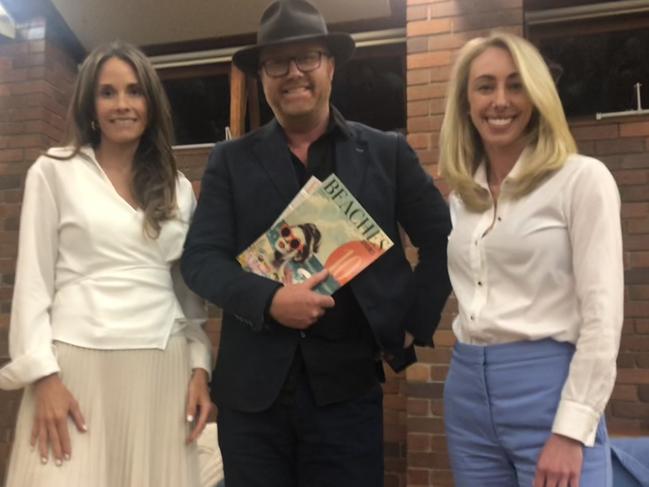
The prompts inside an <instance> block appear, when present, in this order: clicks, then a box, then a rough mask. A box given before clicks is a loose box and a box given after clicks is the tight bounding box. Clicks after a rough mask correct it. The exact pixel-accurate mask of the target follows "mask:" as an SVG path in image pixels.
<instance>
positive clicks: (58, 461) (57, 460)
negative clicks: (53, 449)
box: [54, 458, 63, 467]
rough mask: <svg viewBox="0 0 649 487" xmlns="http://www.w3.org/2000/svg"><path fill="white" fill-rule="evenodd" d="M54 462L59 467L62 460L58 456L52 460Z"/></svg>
mask: <svg viewBox="0 0 649 487" xmlns="http://www.w3.org/2000/svg"><path fill="white" fill-rule="evenodd" d="M54 464H55V465H56V466H57V467H60V466H61V465H63V462H62V461H61V459H60V458H57V459H56V460H54Z"/></svg>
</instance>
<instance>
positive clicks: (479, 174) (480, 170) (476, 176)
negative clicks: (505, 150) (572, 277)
mask: <svg viewBox="0 0 649 487" xmlns="http://www.w3.org/2000/svg"><path fill="white" fill-rule="evenodd" d="M528 153H529V149H528V148H527V147H526V148H525V149H523V152H521V155H520V156H518V159H517V160H516V163H515V164H514V166H513V167H512V169H511V171H509V174H507V176H506V177H505V179H503V182H502V184H501V186H504V185H505V183H506V182H507V181H509V180H513V179H516V178H517V177H518V176H519V175H520V173H521V172H522V171H523V167H524V166H525V159H526V157H527V156H528ZM473 180H474V181H475V182H476V183H478V184H479V185H480V186H482V187H483V188H484V189H487V190H488V189H489V181H488V179H487V163H486V161H485V160H484V159H483V160H482V161H481V162H480V165H479V166H478V167H477V169H476V170H475V173H473Z"/></svg>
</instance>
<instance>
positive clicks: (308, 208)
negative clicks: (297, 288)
mask: <svg viewBox="0 0 649 487" xmlns="http://www.w3.org/2000/svg"><path fill="white" fill-rule="evenodd" d="M393 245H394V243H393V242H392V240H390V238H388V236H387V235H386V234H385V233H384V232H383V230H382V229H381V228H380V227H379V226H378V225H377V224H376V222H375V221H374V220H373V219H372V217H371V216H370V215H369V214H368V213H367V212H366V211H365V209H364V208H363V207H362V206H361V205H360V204H359V203H358V201H356V198H354V196H353V195H352V194H351V193H350V192H349V190H347V188H346V187H345V185H344V184H343V183H342V182H341V181H340V179H338V177H337V176H336V175H335V174H332V175H331V176H329V177H328V178H327V179H325V180H324V181H323V182H320V181H318V180H317V179H315V178H311V179H310V180H309V181H308V182H307V183H306V185H305V186H304V187H303V188H302V189H301V190H300V192H299V193H298V195H297V196H296V197H295V198H294V199H293V201H291V203H290V204H289V205H288V206H287V208H286V209H285V210H284V211H283V212H282V214H281V215H280V217H279V218H278V219H277V220H276V221H275V223H274V224H273V226H272V227H271V228H270V229H269V230H268V231H267V232H266V233H264V234H263V235H261V236H260V237H259V238H258V239H257V240H256V241H255V242H253V244H252V245H251V246H250V247H248V248H247V249H246V250H244V251H243V252H242V253H241V254H240V255H239V256H238V257H237V260H238V261H239V263H240V264H241V266H242V267H243V269H245V270H247V271H249V272H254V273H255V274H259V275H261V276H265V277H268V278H270V279H273V280H275V281H278V282H282V283H284V284H290V283H293V284H295V283H300V282H304V281H305V280H306V279H308V278H309V277H311V276H312V275H313V274H316V273H317V272H319V271H321V270H323V269H327V270H328V271H329V276H328V277H327V279H326V280H325V281H324V282H322V283H320V284H319V285H318V286H317V287H316V288H315V290H316V291H318V292H321V293H323V294H333V292H334V291H336V290H337V289H338V288H340V287H341V286H344V285H345V284H346V283H347V282H349V281H350V280H351V279H352V278H353V277H354V276H356V275H357V274H358V273H359V272H361V271H362V270H363V269H365V268H366V267H367V266H368V265H370V264H371V263H372V262H374V261H375V260H376V259H378V258H379V257H380V256H381V255H383V254H384V253H385V252H386V251H387V250H388V249H389V248H390V247H392V246H393Z"/></svg>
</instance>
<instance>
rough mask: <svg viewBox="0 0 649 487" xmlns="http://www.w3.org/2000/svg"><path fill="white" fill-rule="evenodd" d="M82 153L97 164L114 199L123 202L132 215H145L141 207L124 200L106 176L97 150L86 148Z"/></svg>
mask: <svg viewBox="0 0 649 487" xmlns="http://www.w3.org/2000/svg"><path fill="white" fill-rule="evenodd" d="M82 151H84V152H85V153H86V155H87V156H89V157H90V159H91V160H92V162H93V163H94V164H95V166H96V167H97V169H98V170H99V174H100V175H101V177H102V178H103V180H104V182H105V183H106V184H108V186H109V187H110V190H111V192H112V193H113V195H114V197H115V198H117V199H118V200H119V201H120V202H121V204H123V205H125V206H126V207H127V208H128V209H129V210H130V211H131V212H132V213H136V214H137V215H141V214H142V213H143V210H142V208H140V207H139V206H137V207H136V206H133V205H131V204H130V203H129V202H128V201H126V198H124V197H123V196H122V195H121V194H119V191H117V188H115V185H114V184H113V182H112V181H111V180H110V178H109V177H108V174H106V171H105V170H104V168H103V167H102V165H101V164H100V163H99V160H98V159H97V153H96V152H95V150H94V149H93V148H92V147H86V148H83V149H82Z"/></svg>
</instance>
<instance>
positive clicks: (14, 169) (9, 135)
mask: <svg viewBox="0 0 649 487" xmlns="http://www.w3.org/2000/svg"><path fill="white" fill-rule="evenodd" d="M75 72H76V67H75V63H74V62H73V61H72V59H71V58H70V57H69V56H68V55H67V54H66V52H65V50H64V49H62V48H60V47H58V46H57V45H56V44H55V43H54V42H52V41H51V40H49V39H47V36H46V21H45V20H44V19H34V20H32V21H30V22H27V23H23V24H21V25H19V26H18V29H17V35H16V39H15V40H9V39H3V40H0V364H3V363H4V362H6V360H7V359H8V351H7V332H8V324H9V313H10V309H11V295H12V291H13V280H14V267H15V259H16V247H17V241H18V222H19V217H20V202H21V199H22V187H23V181H24V177H25V173H26V171H27V169H28V168H29V166H30V165H31V163H32V162H34V160H35V159H36V157H38V155H39V154H40V153H41V151H42V150H44V149H46V148H47V147H49V146H52V145H55V144H58V143H60V141H61V139H62V136H63V125H64V120H65V112H66V109H67V103H68V98H69V96H70V92H71V90H72V84H73V80H74V76H75ZM19 399H20V393H8V392H1V391H0V482H1V481H2V479H3V478H4V471H5V467H6V461H7V457H8V452H9V447H10V442H11V437H12V433H13V427H14V421H15V413H16V410H17V406H18V401H19Z"/></svg>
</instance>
